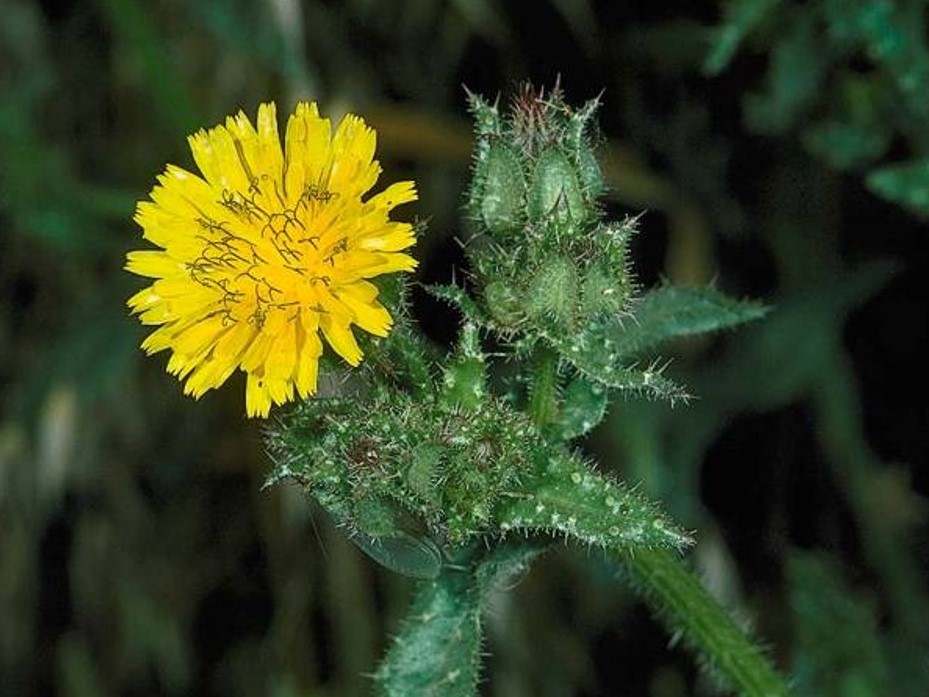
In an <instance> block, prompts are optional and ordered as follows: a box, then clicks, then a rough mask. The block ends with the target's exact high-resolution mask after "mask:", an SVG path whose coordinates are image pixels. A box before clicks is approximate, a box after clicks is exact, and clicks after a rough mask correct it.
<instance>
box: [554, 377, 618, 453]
mask: <svg viewBox="0 0 929 697" xmlns="http://www.w3.org/2000/svg"><path fill="white" fill-rule="evenodd" d="M607 401H608V400H607V394H606V390H605V389H604V387H603V385H600V384H597V383H595V382H592V381H590V380H588V379H587V378H585V377H583V376H580V375H579V376H577V377H575V378H574V380H572V381H571V382H570V383H569V384H568V386H567V387H566V388H565V390H564V393H563V394H562V395H561V410H560V413H559V414H558V420H557V425H558V427H559V436H560V437H561V438H562V439H563V440H571V439H572V438H579V437H580V436H583V435H584V434H585V433H587V432H588V431H590V430H591V429H593V428H594V427H595V426H596V425H597V424H599V423H600V422H601V421H602V420H603V416H604V414H606V406H607Z"/></svg>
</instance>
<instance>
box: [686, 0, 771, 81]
mask: <svg viewBox="0 0 929 697" xmlns="http://www.w3.org/2000/svg"><path fill="white" fill-rule="evenodd" d="M779 2H780V0H738V1H737V2H734V3H733V4H732V5H731V9H730V11H729V12H728V13H727V16H726V21H725V22H724V23H723V25H722V26H721V27H719V28H718V29H717V33H716V40H715V41H714V43H713V49H712V51H711V52H710V55H709V56H707V59H706V62H705V63H704V64H703V70H704V72H706V73H708V74H709V75H718V74H719V73H720V72H722V70H723V69H724V68H725V67H726V66H727V65H729V62H730V61H731V60H732V58H733V56H735V54H736V51H738V50H739V46H740V45H741V44H742V42H743V41H744V40H745V37H747V36H748V35H749V34H750V33H751V32H752V31H753V30H754V29H755V28H756V27H757V26H758V25H759V24H761V22H762V21H764V19H765V17H766V16H767V15H768V14H769V13H770V12H772V11H773V10H774V8H775V7H776V6H777V5H778V4H779Z"/></svg>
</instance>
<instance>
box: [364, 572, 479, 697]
mask: <svg viewBox="0 0 929 697" xmlns="http://www.w3.org/2000/svg"><path fill="white" fill-rule="evenodd" d="M480 646H481V618H480V596H479V593H478V588H477V584H476V583H475V582H474V578H473V577H472V576H471V575H470V574H468V573H463V572H462V571H458V570H455V569H446V570H445V571H444V572H443V573H442V575H441V576H439V578H437V579H435V580H434V581H432V582H430V583H426V584H425V585H423V586H421V587H420V589H419V592H418V593H417V594H416V598H415V599H414V601H413V606H412V608H411V609H410V612H409V615H408V616H407V620H406V621H405V622H404V623H403V626H402V627H401V629H400V633H399V635H398V636H397V638H396V639H395V640H394V644H393V646H392V647H391V648H390V651H389V652H388V653H387V656H386V658H385V659H384V661H383V663H381V665H380V666H379V668H378V670H377V673H376V674H375V680H376V682H377V685H378V688H379V692H380V694H382V695H384V697H409V696H410V695H416V696H417V697H473V695H475V694H476V688H477V680H478V674H479V669H480Z"/></svg>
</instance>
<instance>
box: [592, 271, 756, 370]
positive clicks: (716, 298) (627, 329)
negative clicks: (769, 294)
mask: <svg viewBox="0 0 929 697" xmlns="http://www.w3.org/2000/svg"><path fill="white" fill-rule="evenodd" d="M630 311H631V313H632V315H633V317H632V319H628V318H627V319H622V318H620V319H616V318H611V319H610V320H607V321H603V322H600V323H599V325H598V326H597V327H595V328H594V331H595V332H601V333H602V335H603V336H604V337H608V340H609V341H610V344H611V346H612V349H613V351H615V352H616V354H617V358H618V359H619V360H621V361H625V360H629V359H630V358H633V357H635V356H638V355H640V354H642V353H644V352H647V351H651V350H653V349H656V348H658V346H660V345H661V344H663V343H664V342H666V341H669V340H671V339H676V338H679V337H683V336H690V335H693V334H703V333H706V332H715V331H719V330H720V329H727V328H729V327H734V326H735V325H737V324H742V323H744V322H750V321H752V320H756V319H760V318H761V317H764V316H765V315H766V314H767V313H768V308H767V307H765V306H764V305H760V304H758V303H755V302H750V301H746V300H734V299H732V298H728V297H726V296H725V295H723V294H722V293H720V292H719V291H718V290H716V289H714V288H675V287H672V286H662V287H661V288H656V289H655V290H652V291H649V292H648V293H645V294H644V295H642V296H641V297H640V298H639V299H638V300H636V301H635V304H634V305H633V307H632V308H631V310H630Z"/></svg>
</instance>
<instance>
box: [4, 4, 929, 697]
mask: <svg viewBox="0 0 929 697" xmlns="http://www.w3.org/2000/svg"><path fill="white" fill-rule="evenodd" d="M925 5H926V3H925V2H924V1H923V0H900V1H898V2H892V1H891V0H875V1H873V2H839V1H838V0H814V1H811V2H803V3H800V2H790V1H788V0H782V1H780V2H777V1H772V0H747V1H741V2H728V3H725V4H718V5H717V4H716V3H710V4H707V5H705V6H700V7H697V6H693V5H692V4H690V3H670V4H662V6H661V7H653V8H650V9H646V8H644V7H634V6H632V5H631V4H625V3H609V2H605V1H604V2H593V1H592V0H591V1H579V2H567V1H562V0H547V1H545V2H539V3H531V4H526V5H525V6H523V5H522V4H519V3H500V2H494V1H493V0H399V1H398V2H396V3H381V2H376V1H374V0H349V1H348V2H344V3H335V2H322V1H316V2H310V1H307V2H298V1H297V0H274V1H270V2H256V3H251V2H245V1H244V0H242V1H236V2H222V1H220V0H207V1H203V2H192V1H186V0H168V1H167V2H163V3H142V2H140V0H98V1H97V2H90V3H75V2H70V3H69V2H66V1H64V0H60V1H57V2H55V1H50V0H47V1H45V2H39V1H38V0H5V2H4V4H3V11H2V17H3V18H2V21H0V293H2V295H0V298H2V300H0V686H2V689H0V692H3V693H4V694H15V695H40V694H61V695H74V696H80V697H85V696H86V697H101V696H104V695H122V694H150V693H158V694H168V695H179V694H201V695H212V694H216V695H219V694H222V695H231V696H234V695H250V696H252V695H256V694H267V695H273V696H275V697H298V696H300V697H308V696H310V695H313V696H325V695H338V696H339V697H343V696H351V695H362V694H368V693H369V692H370V690H371V679H370V678H369V677H366V676H368V675H369V674H370V673H371V672H372V671H373V670H374V667H375V666H376V664H377V660H378V658H379V657H380V656H381V655H383V653H384V651H386V650H387V648H388V646H387V645H386V643H385V640H384V638H383V637H385V636H388V635H389V634H390V633H392V632H395V631H396V629H397V623H398V622H399V618H400V617H401V616H402V615H403V613H404V612H405V610H406V607H407V604H408V602H409V601H410V599H411V590H412V587H411V583H410V582H409V580H407V579H403V578H400V577H397V576H394V575H392V574H389V573H387V572H384V571H383V570H381V569H379V568H378V567H377V566H376V565H375V564H373V563H372V562H371V561H370V560H369V559H367V557H365V556H364V555H363V554H361V553H360V552H359V551H358V550H357V549H356V548H355V547H354V546H353V545H351V544H350V543H349V542H347V541H345V540H344V539H343V538H342V537H341V535H340V534H339V533H338V532H336V531H335V530H334V529H333V528H332V526H331V524H330V523H329V522H328V521H327V519H326V518H325V516H323V515H320V514H319V512H316V511H308V510H307V508H306V505H305V503H304V501H303V499H302V498H301V497H300V496H299V495H298V493H297V492H296V491H293V490H290V489H287V488H277V489H276V490H271V491H261V490H260V487H261V483H262V482H263V480H264V478H265V475H266V474H267V471H268V462H267V458H266V456H265V454H264V453H263V452H262V449H261V445H260V437H261V434H260V432H259V431H260V429H259V428H256V425H255V424H254V423H249V422H246V421H245V419H243V418H242V399H241V389H242V385H241V383H239V384H236V383H235V382H234V381H233V384H231V385H230V386H229V387H228V388H227V389H224V390H222V391H220V392H217V393H215V394H211V395H210V396H208V397H206V398H204V399H203V400H202V401H201V402H199V403H194V402H191V401H189V400H185V399H184V398H183V397H182V395H181V389H180V387H179V386H178V385H177V384H176V383H175V382H174V381H173V380H171V379H170V378H168V377H167V376H166V375H165V374H164V372H163V365H162V364H161V363H159V361H158V360H153V361H142V360H141V358H140V352H139V350H138V349H137V345H138V341H139V339H140V336H141V331H140V329H139V328H138V327H137V326H135V324H134V323H133V321H132V320H130V319H129V318H128V317H126V315H125V311H124V307H123V302H124V299H125V298H126V297H128V296H129V294H130V293H131V292H132V291H133V290H134V289H135V288H136V287H137V285H136V283H135V281H133V280H132V279H130V278H128V275H126V274H124V273H122V272H121V270H120V269H121V266H122V263H123V256H124V254H125V251H126V250H127V249H129V248H132V247H136V246H137V245H138V231H137V230H136V229H135V226H134V224H133V223H132V222H131V216H132V212H133V205H134V201H136V200H139V199H141V198H144V197H145V195H146V193H147V191H148V190H149V189H150V187H151V185H152V183H153V181H154V176H155V175H156V174H157V173H158V172H159V171H160V169H161V168H162V167H163V166H164V164H165V163H166V162H175V163H177V164H181V165H185V166H189V165H190V157H189V155H188V154H187V152H186V147H185V142H184V135H185V134H187V133H188V132H190V131H191V130H193V129H196V128H198V127H201V126H208V125H211V124H212V123H214V122H215V121H216V120H218V119H219V118H221V117H223V116H225V115H226V114H228V113H232V112H234V111H235V110H236V109H238V108H240V107H241V108H244V109H245V110H246V111H248V112H253V111H254V108H255V106H256V105H257V103H258V102H259V101H261V100H267V99H271V98H273V99H277V100H278V101H279V102H280V103H281V104H282V109H281V110H282V111H286V109H285V108H284V106H286V107H287V108H289V107H290V105H291V104H292V103H293V102H294V101H295V100H296V99H298V98H313V99H318V100H320V101H321V102H324V103H325V104H327V111H328V112H329V113H336V112H338V111H339V110H347V109H349V108H351V109H352V110H353V111H355V112H357V113H361V114H365V115H366V116H367V117H368V118H369V120H370V121H371V122H372V124H373V125H374V126H375V127H377V128H378V130H379V134H380V144H379V151H380V153H381V158H382V161H383V163H384V165H385V169H386V170H387V174H386V175H385V176H386V177H388V178H391V179H394V178H399V177H401V176H403V177H409V178H414V179H416V180H417V181H418V182H419V185H420V190H421V195H422V196H421V198H422V200H421V202H420V204H418V206H419V207H418V209H417V213H418V215H419V216H420V217H421V218H423V219H428V221H429V226H428V227H429V234H428V235H427V236H425V237H424V238H423V240H422V242H421V243H420V244H419V245H418V248H417V254H418V256H419V258H420V259H422V260H423V269H422V276H421V280H423V281H424V282H427V283H435V282H445V281H447V280H448V279H449V278H450V276H451V275H452V267H453V266H454V265H459V266H460V265H461V264H462V263H463V262H462V259H461V255H460V252H458V250H457V247H456V245H455V243H454V241H453V237H454V236H455V235H456V234H457V235H462V236H463V234H464V233H463V230H462V228H461V225H462V223H461V218H462V215H461V212H462V206H463V203H464V202H463V200H462V194H461V192H462V191H463V189H464V183H465V181H466V180H467V177H468V152H469V150H470V141H469V129H468V123H467V119H466V105H465V98H464V94H463V91H462V90H461V87H460V86H461V84H462V83H466V84H467V85H468V86H469V87H470V88H472V89H474V90H475V91H479V92H483V93H485V94H493V93H494V92H496V91H498V90H508V89H509V88H510V87H512V86H513V85H515V84H516V83H517V82H518V81H520V80H523V79H526V78H531V79H533V80H534V81H535V82H536V83H538V84H545V83H548V84H552V83H553V82H554V81H555V79H556V77H557V76H558V75H559V74H560V75H561V83H562V85H563V86H564V88H565V89H566V91H567V92H568V96H569V98H570V99H571V100H572V101H575V102H580V101H582V100H583V99H586V98H590V97H593V96H595V95H596V94H598V93H599V92H600V90H601V89H604V88H605V93H604V95H603V98H602V101H603V104H604V107H603V112H602V137H603V144H602V145H603V152H604V157H603V164H604V167H605V172H606V176H607V180H608V182H607V183H608V185H609V188H610V196H611V201H612V203H611V204H610V205H611V207H615V208H616V212H628V213H639V212H641V211H642V210H645V209H647V212H646V214H645V215H644V216H643V217H642V218H641V220H640V222H639V225H640V229H641V233H640V234H639V235H638V237H637V238H636V242H635V244H634V245H633V249H632V254H633V257H634V261H635V264H636V267H637V269H639V275H640V278H641V283H642V284H643V285H646V286H651V285H654V284H656V283H657V282H658V281H659V279H660V278H662V277H668V278H670V279H671V280H672V281H675V282H678V283H691V284H704V283H706V282H707V281H709V280H711V279H714V278H715V280H716V283H717V285H718V286H719V287H720V288H722V289H723V290H726V291H727V292H729V293H734V294H737V295H738V294H744V295H751V296H755V297H758V298H759V299H762V300H764V301H765V302H766V303H767V304H769V305H772V306H773V307H774V308H775V309H774V311H773V312H772V314H771V315H770V316H769V318H768V319H766V320H764V321H763V322H760V323H758V325H757V326H755V327H754V328H752V329H751V330H745V331H743V332H740V333H739V334H737V335H733V336H731V337H725V338H724V339H722V340H718V341H717V340H714V341H713V342H711V343H707V342H698V341H694V342H689V343H685V344H681V345H680V346H679V350H678V356H677V358H676V360H675V362H674V363H673V364H672V365H671V367H670V368H669V374H671V375H673V376H675V377H681V378H682V380H683V381H684V382H686V383H687V384H688V385H691V386H692V387H693V391H694V393H695V394H696V395H697V396H698V397H699V399H697V400H696V401H695V402H694V403H693V404H691V405H689V406H686V407H677V408H675V409H673V410H672V409H670V408H669V407H667V406H665V405H659V404H655V403H650V402H644V401H640V400H629V401H623V402H618V403H615V404H612V405H610V414H609V417H608V421H609V425H608V426H605V427H601V428H600V429H598V430H597V431H596V432H594V434H593V437H592V438H591V439H590V441H589V442H586V443H585V445H584V447H585V448H587V449H589V450H590V451H591V452H593V453H595V454H596V456H597V458H598V460H599V461H600V462H603V463H615V467H616V474H617V475H619V476H622V477H624V478H625V479H626V480H628V481H631V482H636V483H639V484H640V486H641V487H642V488H643V490H644V491H645V492H646V493H648V494H649V495H651V496H653V497H657V498H660V499H661V500H663V501H664V502H665V505H666V506H667V508H668V509H669V511H670V512H671V513H672V514H673V515H674V516H675V517H676V518H677V519H678V520H680V521H682V522H683V523H684V524H685V525H687V526H688V527H689V528H692V529H694V530H696V531H697V533H696V537H697V540H698V545H697V549H696V552H695V560H696V562H697V564H698V565H699V566H700V568H701V569H702V571H703V574H704V577H705V579H706V581H707V583H708V585H709V586H710V587H711V589H713V591H714V593H716V594H717V595H718V596H719V597H721V598H722V599H723V600H724V601H725V602H726V603H727V604H728V605H729V606H730V607H732V608H733V609H734V610H735V611H736V613H737V614H738V615H739V616H741V617H744V618H745V621H746V623H749V624H752V625H755V626H756V627H757V628H758V630H759V633H760V634H761V635H763V636H765V637H767V638H768V639H769V640H770V643H771V647H772V652H773V655H774V657H775V659H776V661H777V663H778V664H779V665H780V666H781V667H782V668H783V669H785V670H787V671H789V672H792V673H793V675H794V679H795V685H796V689H797V692H798V694H802V695H840V694H841V695H853V696H855V697H857V696H859V695H860V696H862V697H864V696H866V695H874V696H878V695H880V696H884V695H902V696H909V695H923V694H926V692H927V684H929V678H927V671H929V662H927V658H926V657H927V656H929V636H927V634H929V621H927V620H929V595H927V589H926V569H925V562H924V558H925V549H926V541H927V535H926V533H927V526H926V505H925V500H924V498H923V497H924V496H925V494H926V490H927V488H929V477H927V474H926V467H927V464H929V463H927V462H926V452H925V446H924V441H925V437H924V434H925V429H926V426H927V423H929V420H927V410H926V405H925V400H924V398H922V396H921V394H920V391H919V389H918V388H917V387H914V384H915V382H916V379H917V377H918V376H917V375H916V371H917V370H918V369H919V368H921V367H922V361H923V358H924V356H925V353H926V338H927V336H926V334H927V332H926V321H925V318H926V304H925V289H924V279H925V276H926V273H925V272H926V251H925V235H926V232H927V229H926V224H925V221H924V218H925V216H927V215H929V167H927V164H926V163H927V158H929V99H927V96H926V95H929V49H927V45H929V44H927V31H926V7H925ZM888 259H890V260H891V261H893V263H888V262H887V260H888ZM415 310H416V314H417V317H418V318H419V319H420V320H421V321H422V323H423V325H424V327H425V328H426V330H427V331H428V332H429V333H430V335H431V336H432V337H433V338H434V339H435V340H436V341H438V342H441V341H446V340H447V339H448V338H449V337H450V336H452V335H453V334H454V329H455V326H456V324H455V323H456V322H457V321H458V318H457V317H456V316H454V315H450V314H448V313H447V311H446V310H445V309H444V308H443V307H441V306H439V305H438V304H435V303H433V302H432V301H430V300H429V299H428V298H426V297H425V296H418V297H417V302H416V307H415ZM920 549H921V550H923V553H922V559H921V558H920V556H919V554H918V550H920ZM581 556H583V554H581V555H578V556H577V557H576V556H575V555H573V554H571V553H566V554H562V555H552V556H549V557H547V558H546V559H544V560H543V561H542V562H541V563H540V564H538V565H536V566H535V567H534V568H533V570H532V572H531V574H529V575H528V576H527V577H526V578H525V579H524V580H523V581H522V583H521V584H520V585H519V586H518V587H517V588H516V589H515V590H509V587H507V589H501V588H498V587H496V586H494V587H493V588H490V589H488V591H487V597H486V598H483V599H482V602H484V603H485V604H487V605H488V606H489V607H490V608H491V613H490V619H489V620H488V633H489V635H490V642H491V646H490V648H491V651H492V653H493V655H494V658H493V659H492V660H491V662H490V666H489V669H488V670H489V675H488V677H489V678H490V680H489V681H488V685H487V688H486V692H487V694H492V695H495V696H499V697H520V696H524V695H534V696H535V695H539V696H541V697H549V696H550V697H555V696H558V695H568V694H571V695H613V694H643V695H645V694H647V695H655V696H656V697H674V696H675V695H685V694H692V693H693V692H694V691H695V690H703V689H710V688H709V687H708V686H705V685H702V684H700V683H699V681H698V678H696V677H695V673H694V671H693V668H692V667H691V665H690V662H689V659H688V658H686V657H684V656H683V655H682V654H681V653H680V652H679V651H678V650H676V649H671V650H669V649H668V648H667V646H666V643H667V642H666V639H665V638H664V635H663V633H662V630H661V629H660V628H659V627H658V626H657V625H656V624H655V623H654V622H653V621H652V620H651V619H650V618H649V617H648V616H647V614H646V613H645V612H643V610H642V609H641V607H640V606H639V605H637V604H636V603H635V602H634V600H633V599H632V598H631V597H626V596H623V595H620V594H617V593H616V591H615V588H616V586H615V584H613V583H612V582H611V580H610V579H611V578H612V576H613V574H615V573H616V569H615V568H613V567H612V566H611V564H610V563H609V562H607V561H605V560H604V561H600V560H599V559H595V560H594V561H595V563H594V564H590V563H588V561H587V560H584V559H582V558H579V557H581ZM420 602H424V601H423V600H422V599H421V600H420ZM553 656H554V657H557V660H552V657H553Z"/></svg>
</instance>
